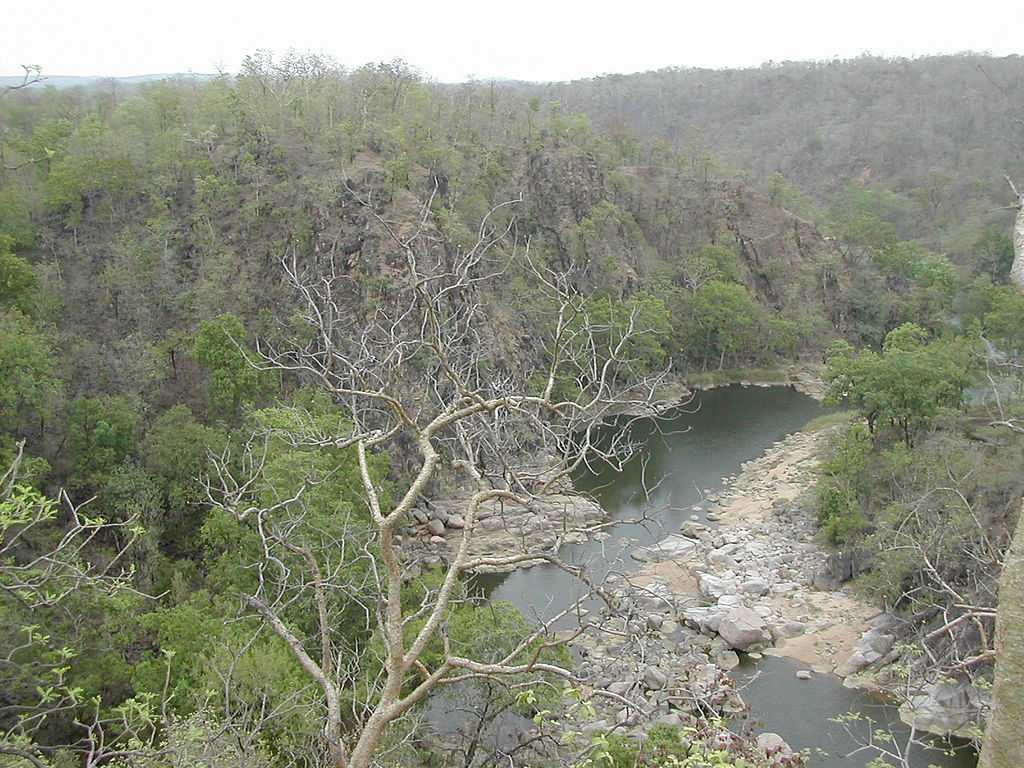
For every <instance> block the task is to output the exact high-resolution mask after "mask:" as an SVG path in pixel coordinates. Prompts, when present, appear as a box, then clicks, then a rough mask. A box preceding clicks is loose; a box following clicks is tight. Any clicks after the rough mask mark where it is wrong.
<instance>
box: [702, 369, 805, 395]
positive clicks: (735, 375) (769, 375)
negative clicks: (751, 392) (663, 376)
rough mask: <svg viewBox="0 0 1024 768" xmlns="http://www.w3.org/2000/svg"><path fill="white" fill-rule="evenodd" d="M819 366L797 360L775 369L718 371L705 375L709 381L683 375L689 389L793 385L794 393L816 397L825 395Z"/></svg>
mask: <svg viewBox="0 0 1024 768" xmlns="http://www.w3.org/2000/svg"><path fill="white" fill-rule="evenodd" d="M821 374H822V366H821V365H819V364H816V363H800V364H797V365H791V366H789V367H786V368H778V369H764V370H760V369H756V368H755V369H749V370H747V369H745V370H741V371H734V372H730V371H723V372H722V373H721V374H718V373H717V372H716V373H712V374H708V376H709V377H710V378H709V380H707V381H705V380H703V379H704V375H697V376H691V377H690V378H689V379H687V378H686V377H684V378H683V382H684V383H685V386H686V387H687V388H688V389H690V390H696V391H704V390H708V389H717V388H719V387H729V386H732V385H733V384H739V385H740V386H743V387H793V389H795V390H796V391H797V392H802V393H803V394H805V395H807V396H808V397H813V398H814V399H815V400H823V399H824V398H825V382H824V381H823V380H822V378H821Z"/></svg>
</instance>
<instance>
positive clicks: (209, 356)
mask: <svg viewBox="0 0 1024 768" xmlns="http://www.w3.org/2000/svg"><path fill="white" fill-rule="evenodd" d="M192 354H193V355H194V356H195V358H196V361H197V362H198V363H199V364H200V365H201V366H203V369H204V370H205V371H206V373H207V376H208V380H207V393H208V396H209V400H210V406H211V409H212V410H213V412H214V413H215V414H217V415H219V416H222V417H225V418H236V417H237V416H238V415H239V414H240V413H241V409H242V407H243V406H245V405H249V404H252V403H254V402H255V401H256V400H258V399H259V398H260V396H262V395H263V394H264V393H266V392H267V391H268V389H269V381H268V379H267V377H266V376H265V375H262V374H261V372H260V371H258V370H257V369H256V368H255V367H254V365H252V364H251V363H250V362H249V360H250V359H251V358H252V354H251V352H246V348H245V327H244V326H243V325H242V321H241V320H239V319H238V318H237V317H235V316H234V315H230V314H224V315H220V316H219V317H216V318H214V319H213V320H204V321H203V322H202V323H201V324H200V326H199V330H198V331H197V332H196V336H195V341H194V343H193V346H192Z"/></svg>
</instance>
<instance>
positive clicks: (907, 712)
mask: <svg viewBox="0 0 1024 768" xmlns="http://www.w3.org/2000/svg"><path fill="white" fill-rule="evenodd" d="M983 708H984V704H983V701H982V697H981V694H980V693H979V691H978V689H977V688H975V687H974V686H972V685H970V684H969V683H967V682H965V681H963V680H960V681H950V682H942V683H930V684H928V685H926V686H924V688H923V689H922V691H921V692H920V693H918V694H917V695H915V696H911V697H910V699H909V701H907V702H905V703H904V704H903V705H902V706H901V707H900V719H901V720H902V721H903V722H904V723H906V724H907V725H912V726H913V727H914V728H916V729H917V730H919V731H927V732H928V733H933V734H935V735H937V736H949V735H955V734H958V732H962V731H965V730H967V729H970V728H971V727H972V726H976V725H979V724H981V723H982V711H983ZM961 735H962V734H961Z"/></svg>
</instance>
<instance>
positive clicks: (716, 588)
mask: <svg viewBox="0 0 1024 768" xmlns="http://www.w3.org/2000/svg"><path fill="white" fill-rule="evenodd" d="M697 587H698V589H700V593H701V594H702V595H704V597H707V598H710V599H714V600H717V599H718V598H720V597H721V596H722V595H735V594H736V590H737V586H736V580H735V579H725V578H722V577H720V576H714V575H712V574H710V573H704V572H703V571H701V572H699V573H698V574H697Z"/></svg>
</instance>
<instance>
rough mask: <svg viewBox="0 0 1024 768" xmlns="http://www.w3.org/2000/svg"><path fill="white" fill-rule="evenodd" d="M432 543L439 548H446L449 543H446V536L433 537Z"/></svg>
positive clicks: (431, 538)
mask: <svg viewBox="0 0 1024 768" xmlns="http://www.w3.org/2000/svg"><path fill="white" fill-rule="evenodd" d="M430 543H431V544H434V545H437V546H444V545H445V544H447V543H448V542H446V541H445V538H444V536H431V537H430Z"/></svg>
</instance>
